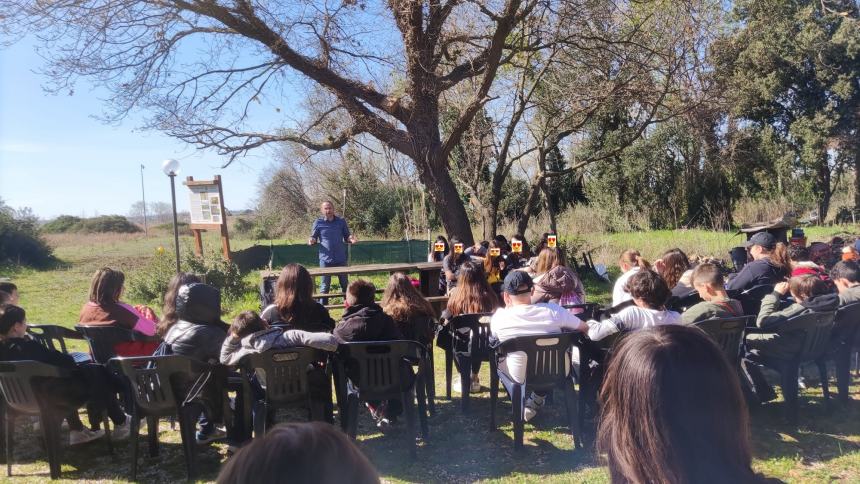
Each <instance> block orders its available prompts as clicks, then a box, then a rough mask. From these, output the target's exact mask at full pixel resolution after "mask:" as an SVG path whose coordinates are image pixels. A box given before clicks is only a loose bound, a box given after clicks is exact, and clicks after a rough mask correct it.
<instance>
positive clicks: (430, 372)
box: [424, 348, 436, 417]
mask: <svg viewBox="0 0 860 484" xmlns="http://www.w3.org/2000/svg"><path fill="white" fill-rule="evenodd" d="M424 384H425V385H426V387H427V407H428V408H429V409H430V416H431V417H432V416H434V415H436V363H434V362H433V350H432V348H431V350H430V351H429V353H428V355H427V371H425V372H424Z"/></svg>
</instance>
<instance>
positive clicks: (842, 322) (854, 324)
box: [833, 302, 860, 344]
mask: <svg viewBox="0 0 860 484" xmlns="http://www.w3.org/2000/svg"><path fill="white" fill-rule="evenodd" d="M858 330H860V302H856V303H851V304H846V305H845V306H842V307H840V308H839V309H838V310H836V320H835V322H834V324H833V336H834V337H836V338H838V339H839V341H840V342H846V343H849V344H853V342H854V338H856V335H857V334H858Z"/></svg>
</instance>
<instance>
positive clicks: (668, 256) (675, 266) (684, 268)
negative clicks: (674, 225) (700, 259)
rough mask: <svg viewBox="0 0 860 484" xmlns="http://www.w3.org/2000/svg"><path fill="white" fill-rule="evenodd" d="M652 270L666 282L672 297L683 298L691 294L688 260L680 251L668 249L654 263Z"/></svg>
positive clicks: (690, 272) (690, 273) (690, 274)
mask: <svg viewBox="0 0 860 484" xmlns="http://www.w3.org/2000/svg"><path fill="white" fill-rule="evenodd" d="M654 269H655V270H656V271H657V274H660V277H662V278H663V280H664V281H666V285H667V286H669V290H670V291H672V295H673V296H685V295H687V294H689V293H691V292H693V286H692V285H691V284H690V276H692V274H693V272H692V271H691V270H690V259H689V258H688V257H687V254H685V253H684V251H683V250H681V249H677V248H676V249H670V250H667V251H666V252H664V253H663V255H661V256H660V258H659V259H657V260H655V261H654Z"/></svg>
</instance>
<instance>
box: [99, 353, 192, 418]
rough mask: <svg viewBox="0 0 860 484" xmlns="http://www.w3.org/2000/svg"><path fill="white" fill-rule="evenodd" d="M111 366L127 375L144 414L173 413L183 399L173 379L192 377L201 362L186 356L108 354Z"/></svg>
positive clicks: (135, 399)
mask: <svg viewBox="0 0 860 484" xmlns="http://www.w3.org/2000/svg"><path fill="white" fill-rule="evenodd" d="M109 365H110V366H111V368H113V369H115V370H117V371H118V372H119V373H121V374H122V375H124V376H125V377H126V378H128V381H129V383H130V384H131V393H132V396H133V397H134V402H135V404H136V405H137V406H138V408H139V409H140V410H141V411H142V413H143V414H145V415H174V414H176V412H177V409H178V408H179V406H180V405H182V402H183V395H180V394H178V393H177V390H176V384H175V383H174V382H175V381H177V380H186V381H187V380H188V379H193V378H194V377H195V376H197V375H198V374H200V372H201V369H202V368H203V367H205V364H203V363H201V362H199V361H196V360H192V359H191V358H188V357H186V356H180V355H170V356H140V357H134V358H112V359H111V360H110V362H109Z"/></svg>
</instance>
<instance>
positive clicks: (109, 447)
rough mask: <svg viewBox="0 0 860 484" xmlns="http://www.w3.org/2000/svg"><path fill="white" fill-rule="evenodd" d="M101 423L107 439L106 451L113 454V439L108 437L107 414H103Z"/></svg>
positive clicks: (108, 423) (108, 422) (108, 419)
mask: <svg viewBox="0 0 860 484" xmlns="http://www.w3.org/2000/svg"><path fill="white" fill-rule="evenodd" d="M102 423H103V424H104V427H105V440H106V441H107V448H108V453H109V454H110V455H113V440H112V439H111V437H110V418H109V417H108V416H107V414H105V417H104V419H103V420H102Z"/></svg>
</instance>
